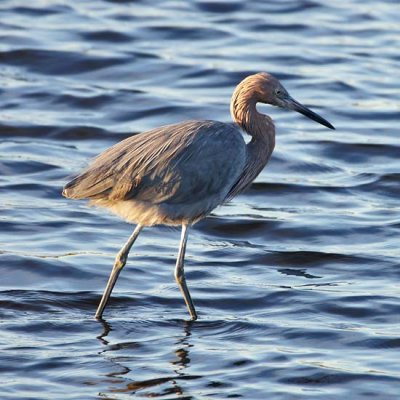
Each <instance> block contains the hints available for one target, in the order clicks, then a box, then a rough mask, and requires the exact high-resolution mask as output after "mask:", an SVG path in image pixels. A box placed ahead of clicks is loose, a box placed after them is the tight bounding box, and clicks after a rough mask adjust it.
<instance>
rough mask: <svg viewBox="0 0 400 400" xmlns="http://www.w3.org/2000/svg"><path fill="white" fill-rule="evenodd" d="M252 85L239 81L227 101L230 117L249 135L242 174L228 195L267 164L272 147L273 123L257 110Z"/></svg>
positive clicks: (256, 99) (273, 140)
mask: <svg viewBox="0 0 400 400" xmlns="http://www.w3.org/2000/svg"><path fill="white" fill-rule="evenodd" d="M258 99H259V98H258V94H257V90H256V87H254V86H252V85H251V84H249V83H247V84H246V85H244V84H243V82H242V83H240V84H239V85H238V87H237V88H236V90H235V92H234V93H233V96H232V100H231V115H232V118H233V120H234V121H235V122H236V124H237V125H239V127H240V128H242V129H243V131H244V132H246V133H247V134H248V135H250V136H251V137H252V139H251V141H250V142H249V143H248V144H247V146H246V147H247V160H246V165H245V167H244V170H243V173H242V175H241V176H240V178H239V180H238V181H237V182H236V184H235V185H234V186H233V188H232V189H231V191H230V193H229V195H228V198H231V197H233V196H235V195H236V194H238V193H240V192H241V191H243V190H244V189H246V187H248V186H249V185H250V184H251V182H252V181H253V180H254V179H255V178H256V177H257V175H258V174H259V173H260V172H261V171H262V169H263V168H264V167H265V165H266V164H267V162H268V160H269V159H270V157H271V154H272V151H273V150H274V147H275V126H274V123H273V122H272V119H271V118H270V117H269V116H268V115H264V114H261V113H259V112H258V111H257V108H256V104H257V101H258Z"/></svg>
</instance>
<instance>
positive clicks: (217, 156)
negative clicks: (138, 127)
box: [63, 121, 246, 204]
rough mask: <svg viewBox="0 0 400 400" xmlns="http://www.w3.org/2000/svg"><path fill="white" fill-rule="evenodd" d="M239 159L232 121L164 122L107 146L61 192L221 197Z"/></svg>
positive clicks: (240, 147) (241, 147) (241, 151)
mask: <svg viewBox="0 0 400 400" xmlns="http://www.w3.org/2000/svg"><path fill="white" fill-rule="evenodd" d="M245 158H246V145H245V143H244V140H243V138H242V136H241V134H240V132H239V131H238V129H236V128H235V127H233V126H232V125H228V124H224V123H221V122H216V121H188V122H184V123H180V124H174V125H167V126H164V127H161V128H157V129H155V130H152V131H149V132H145V133H142V134H139V135H135V136H132V137H129V138H127V139H125V140H123V141H121V142H119V143H117V144H116V145H114V146H112V147H111V148H109V149H108V150H106V151H105V152H103V153H102V154H100V155H99V156H98V157H97V158H95V159H94V160H93V162H92V163H91V164H90V165H89V167H88V168H87V169H86V170H85V171H84V172H83V173H81V174H80V175H78V176H77V177H76V178H75V179H73V180H72V181H71V182H69V183H68V184H67V185H66V186H65V189H64V192H63V194H64V195H65V196H66V197H70V198H76V199H82V198H107V199H109V200H114V201H118V200H128V199H132V198H134V199H137V200H142V201H149V202H151V203H153V204H159V203H162V202H168V203H170V204H176V203H185V202H187V201H190V199H193V196H196V198H197V199H199V200H200V199H202V198H205V197H207V196H211V195H213V194H218V193H221V194H222V192H226V193H225V195H226V194H227V193H228V191H229V189H230V188H231V187H232V186H233V184H234V183H235V182H236V180H237V178H238V177H239V175H240V173H241V172H242V171H243V168H244V163H245ZM233 160H234V161H233Z"/></svg>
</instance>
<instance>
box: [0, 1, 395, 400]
mask: <svg viewBox="0 0 400 400" xmlns="http://www.w3.org/2000/svg"><path fill="white" fill-rule="evenodd" d="M0 12H1V16H2V18H1V22H0V25H1V41H0V62H1V66H0V110H1V111H0V153H1V155H0V157H1V158H0V174H1V175H0V185H1V186H0V188H1V205H0V256H1V259H0V260H1V261H0V263H1V264H0V265H1V280H0V286H1V291H0V302H1V308H0V315H1V327H0V329H1V334H0V361H1V362H0V369H1V379H0V388H1V393H2V394H1V398H2V399H63V400H67V399H79V400H82V399H128V398H129V399H130V398H146V397H150V398H160V399H168V400H172V399H181V400H183V399H185V400H186V399H228V398H243V399H250V400H253V399H273V400H275V399H284V400H286V399H339V398H346V397H347V398H351V399H364V398H373V399H398V398H399V396H400V368H399V362H398V360H399V356H400V355H399V347H400V337H399V329H400V317H399V315H400V305H399V298H398V297H399V281H400V272H399V271H400V270H399V260H400V252H399V246H398V236H399V228H400V219H399V208H398V204H399V201H398V199H399V194H400V190H399V187H400V173H399V167H400V164H399V155H400V142H399V129H398V120H399V103H398V93H399V89H400V83H399V79H398V70H399V61H400V59H399V55H398V49H399V46H400V27H399V24H398V21H399V12H400V9H399V6H398V4H397V2H396V1H389V0H387V1H380V2H375V1H361V0H360V1H357V0H350V1H347V2H342V1H330V2H324V1H322V0H318V1H317V0H312V1H310V0H302V1H297V0H296V1H294V0H293V1H290V0H287V1H280V2H269V1H257V2H242V1H229V2H228V1H227V2H225V1H188V2H179V1H160V2H156V1H135V2H133V1H123V2H122V1H121V2H118V1H100V0H91V1H79V2H66V1H57V0H55V1H44V0H42V1H41V0H33V1H30V2H26V1H22V0H20V1H18V0H15V1H6V0H3V1H2V2H1V3H0ZM263 70H266V71H269V72H271V73H274V74H276V75H277V76H278V77H279V78H280V79H281V80H282V82H283V83H284V85H285V86H286V88H287V89H288V90H289V91H290V93H291V94H292V95H293V96H294V97H295V98H297V99H298V100H299V101H301V102H303V103H305V104H307V105H308V106H310V107H311V108H313V109H314V110H315V111H317V112H318V113H320V114H321V115H323V116H324V117H325V118H327V119H328V120H329V121H330V122H332V123H333V124H334V125H335V126H336V128H337V130H336V131H330V130H328V129H326V128H324V127H323V126H321V125H318V124H316V123H314V122H312V121H310V120H307V119H306V118H304V117H303V116H301V115H298V114H294V113H286V112H281V111H279V110H277V109H275V108H271V107H266V106H260V107H259V108H260V110H262V111H263V112H267V113H270V114H271V115H272V116H273V117H274V119H275V122H276V124H277V127H278V136H277V147H276V151H275V152H274V155H273V158H272V160H271V162H270V164H269V166H268V168H266V169H265V171H264V172H263V173H262V174H261V175H260V176H259V177H258V179H257V181H256V182H255V183H254V184H253V185H252V187H251V188H250V190H249V191H247V192H246V193H245V194H243V195H241V196H239V197H238V198H236V199H235V200H234V201H233V202H231V203H230V204H228V205H226V206H224V207H221V208H219V209H217V210H216V211H215V212H214V213H213V215H212V216H211V217H210V218H208V219H206V220H204V221H202V222H201V223H199V224H197V225H196V226H195V227H194V228H193V229H192V230H191V233H190V237H189V245H188V252H187V267H186V270H187V279H188V282H189V286H190V289H191V293H192V296H193V298H194V301H195V304H196V306H197V309H198V312H199V317H200V319H199V321H197V322H195V323H190V322H187V321H186V319H187V318H188V314H187V310H186V309H185V306H184V303H183V300H182V298H181V295H180V293H179V290H178V289H177V287H176V284H175V282H174V279H173V274H172V271H173V265H174V263H175V257H176V253H177V246H178V242H179V230H175V229H171V228H153V229H146V230H145V231H144V232H143V233H142V235H141V236H140V237H139V239H138V241H137V243H136V244H135V246H134V248H133V250H132V253H131V258H130V260H129V264H128V266H127V267H126V269H125V270H124V271H123V273H122V275H121V277H120V280H119V282H118V284H117V287H116V289H115V292H114V294H113V297H112V302H111V304H110V306H109V307H108V308H107V309H106V313H105V319H106V320H105V321H104V322H99V321H96V320H94V319H93V315H94V312H95V309H96V307H97V304H98V301H99V298H100V296H101V293H102V291H103V289H104V286H105V283H106V280H107V277H108V274H109V272H110V269H111V265H112V263H113V258H114V256H115V254H116V252H117V251H118V249H119V248H120V247H121V246H122V244H123V242H124V241H125V240H126V239H127V237H128V236H129V235H130V233H131V231H132V226H130V225H128V224H125V223H123V222H121V221H120V220H118V219H117V218H115V217H113V216H112V215H109V214H107V213H106V212H103V211H99V210H95V209H91V208H88V207H87V206H86V205H85V203H84V202H74V201H70V200H67V199H64V198H62V197H61V195H60V192H61V188H62V186H63V184H65V183H66V182H67V180H68V178H69V177H70V176H72V175H73V174H74V173H76V172H78V171H79V170H80V169H81V168H82V167H83V166H84V165H85V163H86V161H87V160H88V159H89V158H90V157H93V156H94V155H96V154H97V153H99V152H100V151H101V150H103V149H105V148H107V147H108V146H110V145H112V144H113V143H115V142H117V141H119V140H121V139H122V138H124V137H127V136H128V135H130V134H132V133H136V132H140V131H143V130H146V129H150V128H153V127H156V126H159V125H163V124H166V123H173V122H178V121H181V120H185V119H194V118H197V119H204V118H207V119H217V120H222V121H229V120H230V116H229V100H230V95H231V93H232V91H233V88H234V87H235V85H236V84H237V83H238V82H239V81H240V79H241V78H243V77H244V76H246V75H247V74H250V73H253V72H257V71H263Z"/></svg>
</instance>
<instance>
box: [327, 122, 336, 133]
mask: <svg viewBox="0 0 400 400" xmlns="http://www.w3.org/2000/svg"><path fill="white" fill-rule="evenodd" d="M327 127H328V128H329V129H332V130H334V131H335V130H336V128H335V127H334V126H333V125H332V124H331V123H330V122H328V125H327Z"/></svg>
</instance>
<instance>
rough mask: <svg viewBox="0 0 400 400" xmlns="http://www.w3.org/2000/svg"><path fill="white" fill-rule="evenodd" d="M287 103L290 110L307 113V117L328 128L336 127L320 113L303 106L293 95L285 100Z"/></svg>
mask: <svg viewBox="0 0 400 400" xmlns="http://www.w3.org/2000/svg"><path fill="white" fill-rule="evenodd" d="M285 103H286V104H285V105H286V107H287V108H288V109H289V110H293V111H297V112H299V113H300V114H303V115H305V116H306V117H308V118H310V119H312V120H314V121H316V122H318V123H320V124H321V125H324V126H326V127H327V128H330V129H335V127H334V126H333V125H332V124H331V123H330V122H328V121H327V120H326V119H324V118H322V117H321V116H320V115H318V114H317V113H315V112H314V111H311V110H310V109H309V108H307V107H305V106H303V104H300V103H299V102H298V101H296V100H295V99H293V98H292V97H289V98H288V99H286V101H285Z"/></svg>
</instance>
